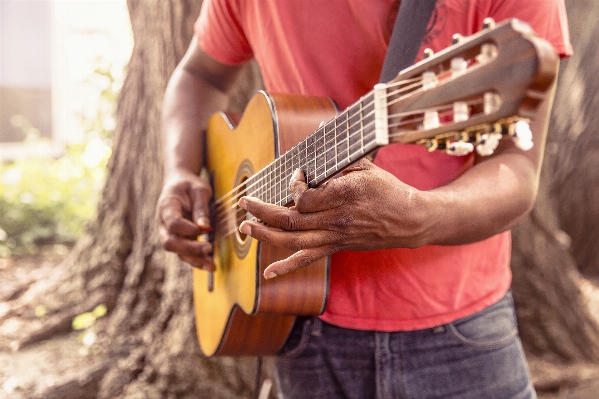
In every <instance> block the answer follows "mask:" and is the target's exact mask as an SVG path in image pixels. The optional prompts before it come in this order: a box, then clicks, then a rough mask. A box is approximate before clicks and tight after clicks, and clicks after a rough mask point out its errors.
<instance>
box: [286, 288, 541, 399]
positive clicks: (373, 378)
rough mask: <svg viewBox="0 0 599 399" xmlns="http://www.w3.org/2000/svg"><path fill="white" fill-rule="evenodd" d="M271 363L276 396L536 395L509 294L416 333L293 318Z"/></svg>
mask: <svg viewBox="0 0 599 399" xmlns="http://www.w3.org/2000/svg"><path fill="white" fill-rule="evenodd" d="M275 364H276V371H275V378H276V380H277V385H278V388H279V398H280V399H297V398H302V399H306V398H327V399H329V398H356V399H366V398H373V399H374V398H376V399H391V398H393V399H396V398H397V399H404V398H406V399H408V398H410V399H412V398H414V399H429V398H439V399H441V398H442V399H450V398H456V399H457V398H459V399H469V398H471V399H493V398H496V399H510V398H513V399H525V398H526V399H530V398H536V394H535V392H534V388H533V387H532V384H531V382H530V376H529V373H528V368H527V366H526V361H525V359H524V354H523V351H522V346H521V344H520V339H519V338H518V330H517V325H516V318H515V312H514V306H513V300H512V296H511V294H510V293H508V294H507V295H506V296H505V297H504V298H503V299H502V300H501V301H499V302H498V303H496V304H494V305H492V306H490V307H488V308H487V309H484V310H482V311H480V312H478V313H475V314H474V315H471V316H468V317H465V318H463V319H460V320H457V321H455V322H453V323H450V324H446V325H442V326H438V327H435V328H430V329H426V330H418V331H407V332H391V333H385V332H376V331H357V330H349V329H344V328H339V327H335V326H333V325H330V324H328V323H325V322H323V321H322V320H320V319H318V318H316V317H314V318H303V319H298V321H297V322H296V324H295V326H294V328H293V330H292V332H291V334H290V337H289V339H288V341H287V343H286V344H285V346H284V347H283V349H282V351H281V353H280V354H279V355H278V356H277V357H276V361H275Z"/></svg>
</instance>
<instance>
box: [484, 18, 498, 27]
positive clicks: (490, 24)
mask: <svg viewBox="0 0 599 399" xmlns="http://www.w3.org/2000/svg"><path fill="white" fill-rule="evenodd" d="M494 27H495V20H494V19H493V18H491V17H487V18H485V19H484V20H483V29H493V28H494Z"/></svg>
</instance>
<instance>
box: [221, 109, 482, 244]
mask: <svg viewBox="0 0 599 399" xmlns="http://www.w3.org/2000/svg"><path fill="white" fill-rule="evenodd" d="M467 104H468V105H469V106H472V105H479V104H482V100H471V101H468V102H467ZM450 107H451V106H443V107H436V108H434V110H437V111H438V112H440V115H439V117H440V118H442V117H443V113H445V114H447V113H448V112H451V111H452V110H451V109H449V108H450ZM431 110H432V109H431ZM406 115H409V114H408V113H396V114H392V115H391V116H390V117H389V118H390V119H393V118H395V117H397V116H402V117H403V116H406ZM415 122H422V118H417V119H412V120H410V121H408V122H405V123H402V122H399V123H395V124H389V126H390V127H392V126H401V125H405V124H408V123H409V124H412V123H415ZM366 126H368V125H366ZM404 134H405V132H401V133H396V134H390V135H389V137H393V136H397V135H404ZM344 140H349V138H346V139H344ZM358 144H359V143H354V147H355V145H358ZM350 148H351V146H350ZM353 154H356V152H354V153H353ZM331 169H334V168H331ZM328 171H329V169H326V165H325V171H324V172H323V173H322V174H321V175H320V176H326V174H327V173H328ZM267 176H268V175H267ZM267 176H264V177H263V178H261V179H260V181H262V180H264V179H265V178H266V177H267ZM317 177H318V175H317ZM242 195H243V194H239V195H237V196H235V197H233V198H231V199H229V201H227V202H228V203H232V202H235V203H236V202H237V199H238V198H240V197H241V196H242ZM287 197H289V194H288V195H287V196H285V197H284V198H283V199H285V198H287ZM233 207H234V206H233ZM233 207H231V208H227V207H225V206H222V207H220V210H219V212H218V213H219V216H220V219H219V221H218V223H217V225H218V226H219V228H218V229H217V230H219V231H222V229H221V228H222V226H223V225H224V226H225V227H226V226H227V225H229V226H230V228H229V230H228V231H224V232H222V235H223V236H224V237H227V236H229V235H231V234H234V233H235V232H236V231H237V226H238V225H239V224H240V223H241V222H243V221H244V220H248V219H247V218H246V216H245V214H243V213H240V214H239V216H237V217H229V216H228V214H229V210H230V209H232V208H233ZM223 213H224V214H225V215H223ZM235 215H238V214H237V212H235ZM249 219H250V220H252V219H253V220H257V218H255V217H254V216H250V218H249ZM219 236H221V234H219Z"/></svg>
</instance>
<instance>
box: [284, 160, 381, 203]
mask: <svg viewBox="0 0 599 399" xmlns="http://www.w3.org/2000/svg"><path fill="white" fill-rule="evenodd" d="M374 167H375V166H374V164H373V163H372V162H370V161H368V160H366V159H361V160H359V161H357V162H356V163H355V164H353V165H351V166H349V167H347V168H346V169H345V170H343V174H342V176H340V177H338V178H335V179H331V180H329V181H328V182H327V184H324V185H321V186H319V187H316V188H313V189H310V188H308V185H307V184H306V183H305V182H304V181H303V179H304V175H303V172H302V171H301V170H298V171H296V173H294V175H293V177H292V178H291V183H290V185H289V190H290V191H291V195H292V196H293V200H294V202H295V208H296V209H297V211H298V212H300V213H314V212H321V211H324V210H327V209H334V208H338V207H340V206H343V205H345V204H347V203H348V202H351V201H352V200H353V199H354V198H356V196H357V195H359V193H360V192H361V189H362V188H361V185H362V184H361V179H359V178H358V176H349V175H350V174H351V173H353V172H359V171H365V170H370V169H373V168H374Z"/></svg>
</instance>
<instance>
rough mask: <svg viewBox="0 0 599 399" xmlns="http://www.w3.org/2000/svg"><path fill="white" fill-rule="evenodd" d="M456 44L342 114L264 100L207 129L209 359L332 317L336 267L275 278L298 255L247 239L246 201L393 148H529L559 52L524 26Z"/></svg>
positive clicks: (315, 102) (266, 347) (199, 296)
mask: <svg viewBox="0 0 599 399" xmlns="http://www.w3.org/2000/svg"><path fill="white" fill-rule="evenodd" d="M488 25H490V26H487V27H485V28H484V29H483V30H481V31H480V32H478V33H476V34H475V35H473V36H470V37H467V38H460V37H457V36H455V37H454V42H455V43H454V44H452V45H451V46H450V47H448V48H446V49H444V50H443V51H441V52H438V53H436V54H430V53H429V54H428V57H426V58H425V59H424V60H422V61H421V62H419V63H417V64H415V65H413V66H412V67H410V68H407V69H405V70H403V71H402V72H400V73H399V75H398V76H397V77H396V78H395V79H394V80H392V81H391V82H389V83H386V84H377V85H376V86H375V87H374V89H373V90H372V91H370V92H369V93H367V94H366V95H364V96H363V97H362V98H360V99H359V100H358V101H356V102H355V103H354V104H352V105H351V106H350V107H348V108H347V109H345V110H344V111H342V112H338V111H337V109H336V108H335V105H334V104H333V102H332V101H331V100H329V99H327V98H317V97H302V96H296V95H282V94H267V93H264V92H260V93H258V94H257V95H256V96H255V97H254V98H253V99H252V100H251V101H250V103H249V104H248V106H247V108H246V110H245V112H244V113H243V115H242V116H241V118H239V117H235V116H232V115H227V114H224V113H219V114H216V115H214V116H213V117H212V118H211V119H210V121H209V124H208V126H207V130H206V151H207V154H206V159H207V169H208V171H209V174H210V177H211V181H212V185H213V189H214V201H213V215H214V220H213V224H212V226H213V233H212V234H213V237H212V239H213V243H214V262H215V264H216V271H215V272H212V273H209V272H206V271H201V270H194V277H193V279H194V302H195V316H196V326H197V333H198V338H199V342H200V347H201V349H202V351H203V352H204V354H205V355H207V356H213V355H265V354H274V353H276V352H277V351H278V350H279V349H280V348H281V347H282V345H283V344H284V343H285V340H286V339H287V336H288V334H289V331H290V329H291V327H292V325H293V323H294V320H295V317H296V316H298V315H318V314H321V313H322V312H323V311H324V308H325V305H326V302H327V294H328V277H329V269H328V263H329V261H328V259H323V260H320V261H317V262H315V263H314V264H312V265H310V266H308V267H305V268H303V269H300V270H297V271H294V272H291V273H289V274H286V275H283V276H279V277H276V278H274V279H269V280H265V279H264V278H262V273H263V271H264V269H265V268H266V266H268V265H269V264H270V263H272V262H274V261H277V260H280V259H284V258H285V257H287V256H289V255H290V254H291V252H290V251H287V250H285V249H281V248H275V247H272V246H269V245H266V244H264V243H260V242H257V240H254V239H252V238H251V237H249V236H246V235H244V234H242V233H240V232H239V229H238V227H239V225H240V224H241V222H242V221H243V220H246V219H248V218H252V216H251V215H249V214H247V213H246V212H245V211H244V210H243V209H241V208H239V207H238V206H237V202H238V200H239V198H240V197H242V196H244V195H250V196H253V197H257V198H260V199H261V200H263V201H265V202H268V203H272V204H278V205H281V206H289V205H291V204H292V198H291V195H290V193H289V191H288V184H289V180H290V177H291V175H292V173H293V172H294V171H295V170H297V169H298V168H300V169H302V170H303V171H304V173H305V175H306V178H307V182H308V184H309V186H311V187H315V186H318V185H319V184H321V183H323V182H325V181H326V180H327V179H330V178H332V177H333V176H335V175H336V174H338V173H339V172H340V171H342V170H343V169H344V168H346V167H347V166H348V165H350V164H352V163H353V162H355V161H357V160H359V159H361V158H363V157H365V156H368V155H369V154H371V153H372V152H373V151H375V150H376V149H377V148H379V147H381V146H385V145H388V144H390V143H418V144H422V145H425V146H427V147H428V148H429V149H430V150H440V151H446V152H448V153H451V154H455V155H463V154H466V153H468V152H471V151H478V152H479V154H481V155H489V154H491V153H492V152H493V149H494V148H495V146H496V145H497V142H498V139H499V138H501V137H511V138H512V139H513V140H514V141H515V143H516V145H518V146H520V147H521V148H523V149H527V148H530V146H532V142H531V132H530V129H529V128H528V125H527V121H529V120H530V119H531V118H533V117H534V113H535V110H536V108H537V106H538V105H539V103H540V102H541V101H542V100H543V98H544V97H545V95H546V92H547V90H548V88H549V87H550V86H551V84H552V82H553V81H554V79H555V74H556V70H557V63H558V57H557V55H556V54H555V52H554V50H553V48H552V46H551V45H550V44H549V43H548V42H546V41H545V40H543V39H541V38H539V37H538V36H536V35H535V34H534V32H533V31H532V30H531V28H530V27H529V26H528V25H527V24H525V23H523V22H521V21H518V20H515V19H514V20H508V21H506V22H504V23H501V24H498V25H497V26H493V25H494V24H493V23H489V24H488Z"/></svg>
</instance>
